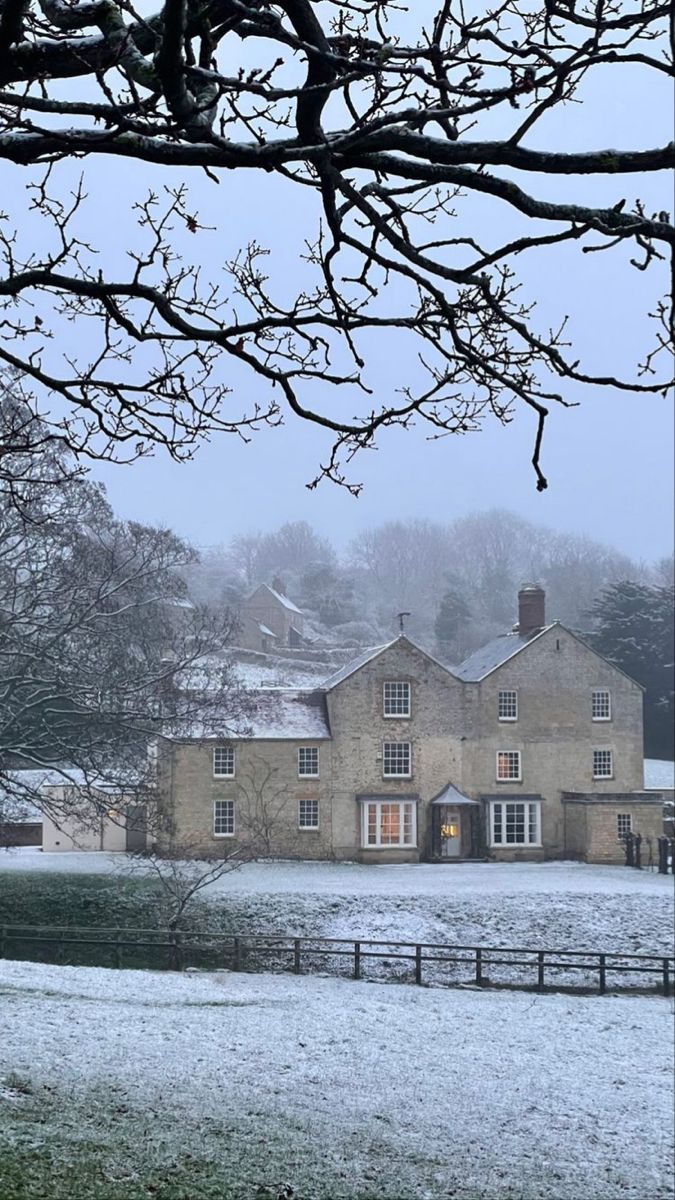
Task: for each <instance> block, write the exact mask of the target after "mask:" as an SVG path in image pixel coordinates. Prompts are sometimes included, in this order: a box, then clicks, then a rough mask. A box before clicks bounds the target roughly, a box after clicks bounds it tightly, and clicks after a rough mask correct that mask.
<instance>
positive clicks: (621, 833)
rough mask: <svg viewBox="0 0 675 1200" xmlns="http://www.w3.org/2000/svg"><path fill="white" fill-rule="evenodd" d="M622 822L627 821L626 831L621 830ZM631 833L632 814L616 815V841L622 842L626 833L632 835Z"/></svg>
mask: <svg viewBox="0 0 675 1200" xmlns="http://www.w3.org/2000/svg"><path fill="white" fill-rule="evenodd" d="M622 821H624V822H625V821H627V822H628V828H627V829H623V830H622V829H621V822H622ZM632 832H633V814H632V813H617V814H616V837H617V841H619V842H623V839H624V838H625V837H626V834H628V833H632Z"/></svg>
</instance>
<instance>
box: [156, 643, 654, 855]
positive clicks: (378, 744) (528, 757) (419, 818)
mask: <svg viewBox="0 0 675 1200" xmlns="http://www.w3.org/2000/svg"><path fill="white" fill-rule="evenodd" d="M385 683H388V684H391V683H397V684H400V685H402V686H403V688H404V689H405V690H406V694H407V695H408V696H409V700H410V708H409V714H407V715H403V714H398V715H395V716H390V715H385V712H384V704H383V695H384V685H385ZM598 689H604V690H606V691H607V692H608V693H609V696H610V714H611V715H610V717H609V719H602V720H597V719H595V720H594V719H593V712H592V693H593V691H594V690H598ZM500 691H509V692H511V693H515V694H516V697H517V717H516V719H511V720H509V719H500V708H499V705H500V698H499V693H500ZM325 706H326V713H325V715H326V729H325V734H324V736H322V737H321V738H317V737H316V736H315V735H314V736H313V737H312V736H310V735H309V734H308V736H307V737H303V736H302V733H301V732H300V733H298V731H297V730H296V731H293V733H292V736H291V735H289V736H288V737H279V736H277V737H275V738H265V737H264V736H259V737H256V738H255V739H253V740H245V739H241V740H237V741H234V742H231V743H225V742H219V741H217V740H211V741H191V742H184V743H181V744H175V745H174V746H173V747H171V748H168V749H167V750H166V751H165V752H164V754H163V756H162V759H161V763H160V789H161V793H162V795H163V796H164V797H165V798H166V803H167V808H168V810H169V811H170V813H171V814H172V819H173V822H174V826H175V830H176V836H177V838H178V839H179V840H186V841H188V842H190V843H191V844H194V845H198V846H199V847H200V848H201V849H202V850H203V851H204V852H205V853H211V854H225V853H229V850H230V849H231V848H235V847H236V846H238V845H240V844H241V843H242V842H244V841H248V842H249V844H250V845H251V846H253V845H254V843H255V844H256V845H258V846H261V845H262V847H263V849H262V851H261V852H262V853H271V854H273V855H279V856H283V857H299V858H335V859H358V860H360V861H363V862H416V861H419V860H420V859H437V858H439V857H442V856H443V855H448V857H451V856H452V855H454V856H455V857H457V858H466V857H469V856H470V857H474V858H475V857H480V858H491V859H516V860H536V859H540V858H552V857H553V858H555V857H569V856H574V857H581V858H583V857H588V856H589V855H593V856H595V857H594V858H593V861H617V859H616V857H614V858H611V859H610V858H609V851H610V849H612V850H614V849H615V847H614V844H612V846H611V847H610V846H609V844H608V842H607V838H609V837H610V834H609V833H608V832H607V831H608V830H609V829H610V826H611V825H612V820H613V821H614V828H615V827H616V813H614V815H613V817H612V811H613V810H612V809H611V806H608V807H607V810H606V811H607V815H606V816H596V815H595V811H593V813H591V811H590V808H589V806H588V805H587V804H581V802H580V803H579V804H577V805H576V806H575V805H573V804H569V805H564V804H563V793H575V794H578V796H579V797H585V798H591V799H592V798H594V797H598V798H602V797H603V796H606V797H607V798H608V799H609V797H610V795H616V794H620V795H621V796H623V795H626V796H629V795H636V794H637V793H640V792H641V789H642V785H643V775H642V771H643V766H642V764H643V750H642V691H641V689H640V687H639V686H638V685H637V684H636V683H634V682H633V681H632V680H630V679H628V678H627V677H626V676H625V675H623V674H622V673H621V672H620V671H618V670H616V669H615V668H614V667H612V666H611V665H610V664H609V663H607V662H606V661H605V660H603V659H602V658H600V657H599V656H598V655H597V654H595V653H594V652H593V651H592V650H590V649H589V648H588V647H587V646H585V645H584V644H583V643H582V642H581V641H579V639H578V638H576V637H575V636H574V635H573V634H571V633H570V632H569V631H568V630H566V629H565V628H564V627H563V626H561V625H558V624H555V625H552V626H549V627H547V628H546V629H544V630H543V631H542V632H541V634H540V635H538V636H535V637H534V638H532V640H531V641H529V642H528V643H527V644H526V645H525V646H524V648H523V649H521V650H520V651H519V652H518V653H515V654H514V655H513V656H512V657H510V658H508V659H507V661H505V662H503V663H502V664H501V665H499V666H498V667H497V668H496V669H494V670H492V671H490V672H489V673H487V674H486V676H485V677H484V678H482V679H481V680H480V681H464V680H462V679H461V678H458V677H456V676H455V675H454V674H453V673H452V672H451V671H448V670H447V669H446V668H445V667H443V666H442V665H441V664H439V663H438V662H436V661H435V660H434V659H433V658H432V657H430V656H429V655H427V654H426V653H425V652H424V651H422V650H421V649H420V648H419V647H417V646H415V645H414V644H413V643H411V642H410V641H409V640H408V639H407V638H405V637H403V636H402V637H400V638H397V639H396V640H395V641H394V642H392V643H390V644H389V645H388V646H386V647H384V648H383V649H382V650H380V651H377V652H373V654H372V655H371V656H370V657H368V656H365V657H364V660H363V661H362V662H361V664H360V665H359V663H358V662H357V664H356V665H355V667H354V669H353V670H351V671H350V670H348V669H345V670H343V671H342V672H340V673H339V674H338V676H336V678H335V680H334V681H331V680H328V681H327V682H326V684H325ZM314 734H315V731H314ZM385 743H399V744H400V743H406V744H408V745H409V748H410V763H409V767H410V769H409V771H408V772H406V773H405V774H402V775H400V776H397V777H387V775H386V773H385ZM225 745H230V746H231V747H232V748H233V749H234V751H235V770H234V775H233V776H232V777H231V778H220V777H217V776H216V775H215V774H214V770H213V754H214V749H215V748H217V747H218V746H225ZM306 748H315V749H317V750H318V751H319V763H320V767H319V776H318V778H316V779H307V778H302V777H301V776H300V775H299V773H298V752H299V750H301V749H306ZM594 751H603V752H604V751H611V774H610V775H608V776H607V777H605V778H597V777H595V776H594V769H593V767H594ZM515 752H518V753H519V754H520V760H519V761H520V768H521V769H520V772H519V777H518V778H517V779H500V778H499V775H500V771H501V769H502V768H501V766H500V769H499V770H498V761H499V762H500V763H501V759H498V756H500V755H503V754H505V753H508V754H514V753H515ZM390 753H391V752H390V751H387V761H389V756H390ZM263 784H264V786H262V785H263ZM449 785H451V789H452V790H451V791H449V792H448V793H447V795H448V796H450V800H448V801H447V802H446V792H445V791H444V789H446V788H448V786H449ZM217 800H228V801H230V800H231V801H233V803H234V813H235V817H234V829H233V830H232V831H231V832H230V831H229V830H228V832H227V833H226V834H222V833H221V834H220V835H218V834H217V833H216V832H215V830H214V804H215V801H217ZM312 800H316V801H318V828H315V829H309V828H306V827H303V826H302V824H301V820H300V813H301V802H302V801H312ZM434 801H435V804H434ZM439 804H442V805H443V808H442V811H441V810H439V809H438V808H437V807H436V806H438V805H439ZM635 807H636V810H639V813H640V820H641V821H643V822H645V823H646V827H647V826H648V827H649V829H650V831H651V829H652V816H651V814H652V812H656V811H657V808H658V803H657V805H656V806H654V805H652V806H649V805H647V804H645V803H641V804H638V803H637V797H636V805H635ZM573 810H574V812H573ZM577 810H578V811H577ZM603 811H604V810H603ZM621 811H623V810H621ZM626 811H628V810H626ZM265 812H267V816H268V817H270V816H271V817H272V818H273V819H271V820H268V819H267V818H266V817H265ZM648 812H649V814H650V816H649V817H647V816H646V814H647V813H648ZM256 813H257V817H256V819H255V820H253V816H255V815H256ZM434 813H435V814H436V816H435V817H434ZM305 816H306V812H305ZM261 818H262V824H263V825H265V826H266V833H265V836H264V837H262V838H261V832H260V826H261ZM254 826H255V827H256V828H254ZM469 828H470V830H471V836H469ZM439 830H440V831H441V835H442V848H441V849H439V843H438V836H439V832H438V831H439ZM524 830H525V832H523V831H524ZM603 830H604V832H603ZM256 839H257V841H256ZM603 839H604V841H603ZM601 843H602V845H601ZM469 847H470V850H469V853H468V854H467V848H469ZM603 847H604V848H603ZM603 855H604V857H603Z"/></svg>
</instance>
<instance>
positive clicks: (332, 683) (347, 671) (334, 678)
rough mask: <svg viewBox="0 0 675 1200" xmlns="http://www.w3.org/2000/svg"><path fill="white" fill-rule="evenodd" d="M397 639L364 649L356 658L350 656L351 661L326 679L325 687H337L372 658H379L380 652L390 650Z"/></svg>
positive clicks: (327, 688) (329, 688) (327, 689)
mask: <svg viewBox="0 0 675 1200" xmlns="http://www.w3.org/2000/svg"><path fill="white" fill-rule="evenodd" d="M395 641H397V638H394V639H393V640H392V641H391V642H384V644H383V645H382V646H373V647H372V649H370V650H364V651H363V653H362V654H359V655H357V657H356V658H350V660H349V662H347V663H345V664H344V666H342V667H340V668H339V670H337V671H334V672H333V674H332V675H329V676H328V679H325V680H324V682H323V687H324V688H325V689H326V691H327V692H329V691H330V690H331V688H334V687H337V685H338V683H342V681H343V679H348V678H349V676H350V675H353V674H354V672H355V671H359V670H360V669H361V667H365V665H366V663H368V662H370V660H371V659H372V658H377V656H378V654H381V653H382V651H383V650H388V649H389V647H390V646H393V644H394V642H395Z"/></svg>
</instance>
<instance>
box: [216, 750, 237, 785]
mask: <svg viewBox="0 0 675 1200" xmlns="http://www.w3.org/2000/svg"><path fill="white" fill-rule="evenodd" d="M213 774H214V775H217V776H219V777H221V778H222V777H225V778H227V779H232V778H233V777H234V750H233V749H232V747H231V746H216V747H215V748H214V751H213Z"/></svg>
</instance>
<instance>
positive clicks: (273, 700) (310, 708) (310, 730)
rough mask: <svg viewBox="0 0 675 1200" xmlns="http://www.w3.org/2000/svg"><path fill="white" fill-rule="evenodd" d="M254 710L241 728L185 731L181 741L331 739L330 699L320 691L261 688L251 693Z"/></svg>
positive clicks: (239, 726)
mask: <svg viewBox="0 0 675 1200" xmlns="http://www.w3.org/2000/svg"><path fill="white" fill-rule="evenodd" d="M248 700H249V702H250V709H249V710H248V711H247V713H246V715H245V716H244V717H242V719H241V721H240V722H239V723H238V725H237V726H234V725H232V724H227V725H224V726H223V728H222V730H220V731H218V730H217V729H214V728H213V722H211V723H210V725H209V728H208V729H205V728H201V727H200V728H197V727H196V726H192V727H191V728H190V729H189V731H185V730H182V731H181V733H180V734H179V736H180V737H188V738H200V737H204V738H216V737H218V738H226V739H227V740H228V741H240V740H241V741H244V740H246V739H248V738H259V739H263V740H264V739H270V740H272V741H297V740H298V739H301V738H306V739H307V740H310V741H315V740H317V739H321V738H329V737H330V736H331V734H330V726H329V724H328V711H327V709H326V697H325V695H324V692H323V691H322V690H319V689H312V690H305V689H299V688H260V689H258V690H257V691H251V692H249V693H248Z"/></svg>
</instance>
